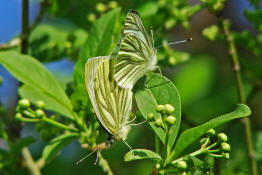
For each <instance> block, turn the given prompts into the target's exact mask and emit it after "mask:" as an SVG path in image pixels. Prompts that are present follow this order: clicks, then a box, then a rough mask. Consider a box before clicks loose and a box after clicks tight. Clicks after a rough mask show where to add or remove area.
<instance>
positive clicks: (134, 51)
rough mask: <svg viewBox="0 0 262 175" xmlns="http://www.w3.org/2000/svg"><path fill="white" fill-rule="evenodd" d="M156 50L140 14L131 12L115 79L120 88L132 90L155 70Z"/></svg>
mask: <svg viewBox="0 0 262 175" xmlns="http://www.w3.org/2000/svg"><path fill="white" fill-rule="evenodd" d="M155 54H156V53H155V50H154V48H153V47H152V44H151V42H150V40H149V38H148V35H147V32H146V30H145V28H144V26H143V24H142V21H141V19H140V17H139V14H138V13H137V12H136V11H135V10H130V11H129V12H128V14H127V17H126V20H125V25H124V29H123V33H122V38H121V40H120V49H119V52H118V56H117V59H116V60H117V61H116V64H115V72H114V78H115V80H116V82H117V83H118V85H119V86H121V87H123V88H132V87H133V85H134V84H135V83H136V81H137V80H138V79H139V78H141V77H142V76H143V75H144V74H145V73H147V72H149V71H152V70H154V69H155V67H156V66H155V65H156V55H155Z"/></svg>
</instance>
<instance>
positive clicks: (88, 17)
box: [87, 13, 96, 22]
mask: <svg viewBox="0 0 262 175" xmlns="http://www.w3.org/2000/svg"><path fill="white" fill-rule="evenodd" d="M87 20H88V21H90V22H95V21H96V15H95V14H94V13H89V14H88V16H87Z"/></svg>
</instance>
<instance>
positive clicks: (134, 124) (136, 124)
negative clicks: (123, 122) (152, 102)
mask: <svg viewBox="0 0 262 175" xmlns="http://www.w3.org/2000/svg"><path fill="white" fill-rule="evenodd" d="M144 123H146V121H143V122H140V123H133V124H130V126H138V125H142V124H144Z"/></svg>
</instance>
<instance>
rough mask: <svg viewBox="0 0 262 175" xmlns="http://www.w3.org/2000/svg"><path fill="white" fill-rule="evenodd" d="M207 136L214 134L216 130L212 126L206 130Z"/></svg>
mask: <svg viewBox="0 0 262 175" xmlns="http://www.w3.org/2000/svg"><path fill="white" fill-rule="evenodd" d="M206 134H207V136H208V137H211V136H214V135H216V131H215V130H214V129H213V128H212V129H210V130H208V131H207V132H206Z"/></svg>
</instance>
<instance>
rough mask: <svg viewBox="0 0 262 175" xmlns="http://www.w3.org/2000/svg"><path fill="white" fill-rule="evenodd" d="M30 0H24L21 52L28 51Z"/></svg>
mask: <svg viewBox="0 0 262 175" xmlns="http://www.w3.org/2000/svg"><path fill="white" fill-rule="evenodd" d="M28 8H29V0H23V6H22V33H21V53H23V54H26V53H27V45H28V33H29V10H28Z"/></svg>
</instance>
